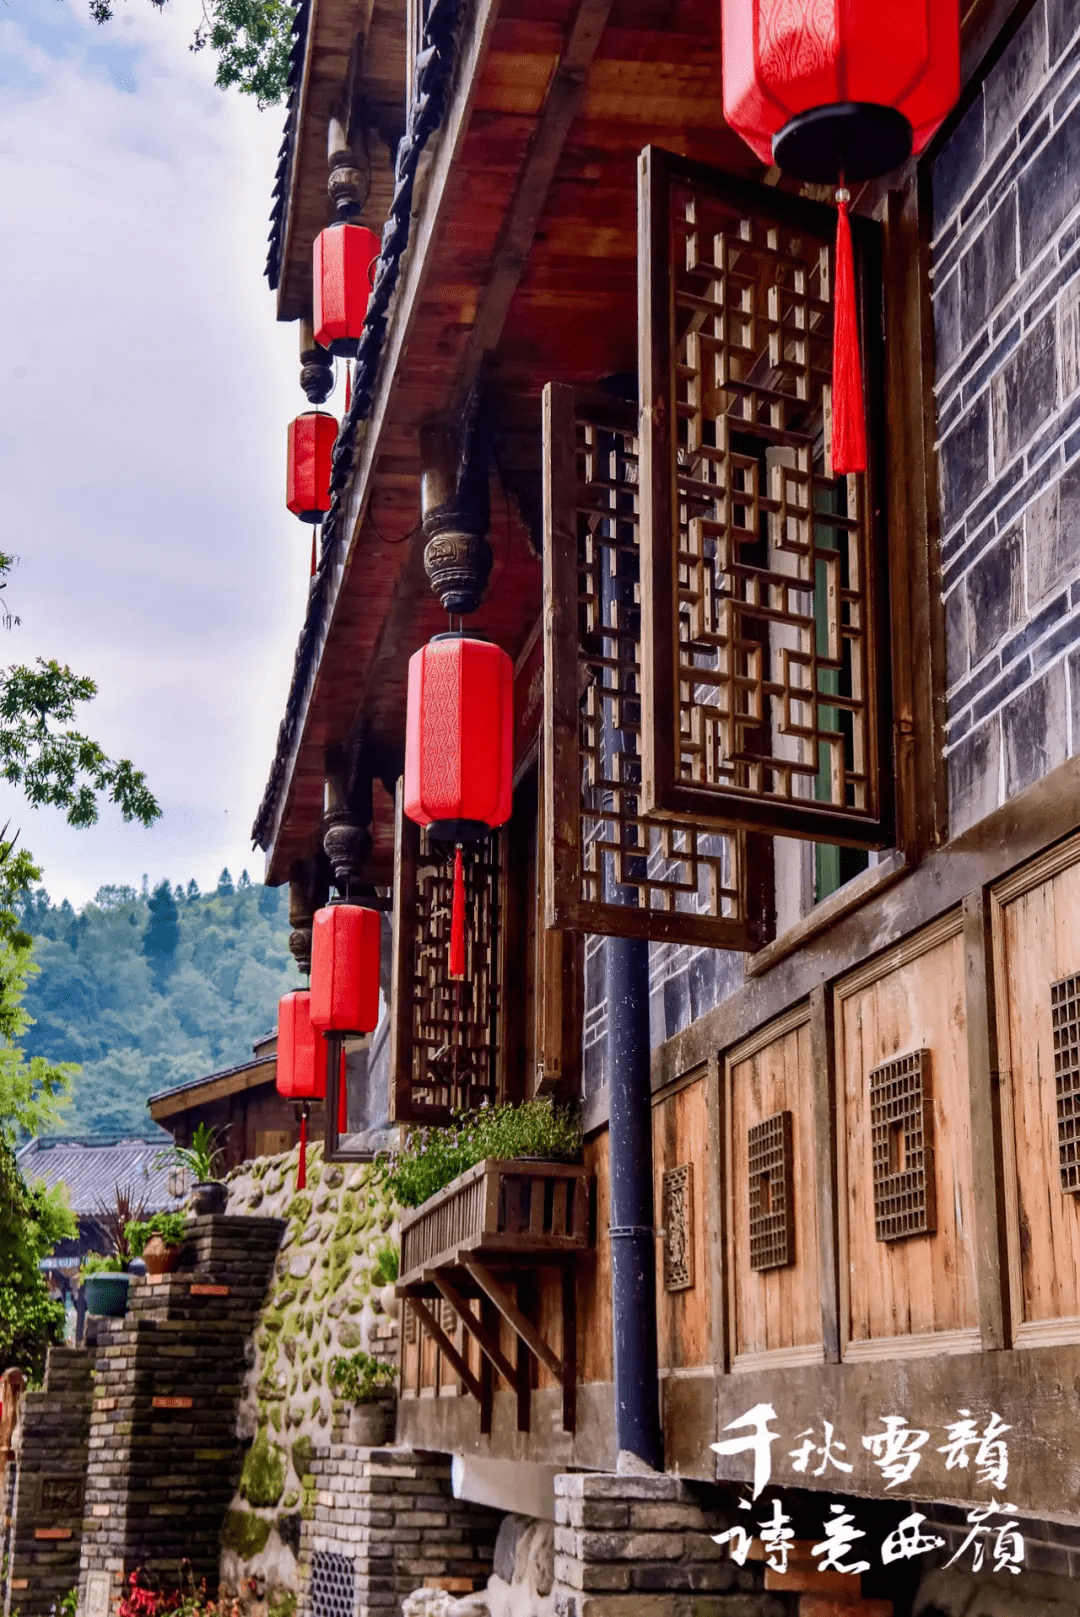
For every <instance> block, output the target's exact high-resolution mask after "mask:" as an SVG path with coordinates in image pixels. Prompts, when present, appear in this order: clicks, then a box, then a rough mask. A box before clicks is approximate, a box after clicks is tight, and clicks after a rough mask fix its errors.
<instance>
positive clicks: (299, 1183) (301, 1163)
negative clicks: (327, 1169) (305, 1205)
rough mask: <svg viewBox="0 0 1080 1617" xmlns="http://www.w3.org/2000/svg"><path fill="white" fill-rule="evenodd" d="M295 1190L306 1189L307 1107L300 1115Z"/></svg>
mask: <svg viewBox="0 0 1080 1617" xmlns="http://www.w3.org/2000/svg"><path fill="white" fill-rule="evenodd" d="M296 1188H297V1190H306V1189H307V1107H306V1106H305V1107H304V1110H303V1111H302V1112H301V1113H300V1157H299V1160H298V1161H297V1164H296Z"/></svg>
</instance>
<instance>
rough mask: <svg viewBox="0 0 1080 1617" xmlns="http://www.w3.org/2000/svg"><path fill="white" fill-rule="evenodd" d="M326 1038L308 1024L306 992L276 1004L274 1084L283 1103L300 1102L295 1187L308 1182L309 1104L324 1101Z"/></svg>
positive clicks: (308, 1007) (308, 1011)
mask: <svg viewBox="0 0 1080 1617" xmlns="http://www.w3.org/2000/svg"><path fill="white" fill-rule="evenodd" d="M327 1055H328V1051H327V1045H326V1039H325V1038H324V1037H323V1035H322V1034H321V1033H320V1032H319V1031H318V1029H317V1028H314V1027H312V1025H311V995H310V994H309V993H308V992H307V990H306V989H300V990H297V992H295V993H292V994H286V995H285V996H284V998H282V999H280V1000H279V1001H278V1036H277V1062H276V1067H277V1070H276V1073H275V1084H276V1086H277V1092H278V1094H279V1095H281V1096H283V1097H284V1099H285V1100H298V1101H301V1102H302V1103H303V1110H302V1111H301V1114H300V1157H299V1163H298V1166H297V1171H296V1188H297V1189H298V1190H303V1189H304V1187H305V1185H306V1183H307V1120H308V1103H309V1102H310V1101H313V1100H325V1098H326V1064H327Z"/></svg>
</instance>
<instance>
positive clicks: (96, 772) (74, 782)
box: [0, 657, 161, 826]
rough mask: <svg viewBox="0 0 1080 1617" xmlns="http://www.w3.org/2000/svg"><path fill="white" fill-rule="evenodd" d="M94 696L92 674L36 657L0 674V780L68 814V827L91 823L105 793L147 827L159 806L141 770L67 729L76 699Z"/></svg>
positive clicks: (157, 814)
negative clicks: (34, 662)
mask: <svg viewBox="0 0 1080 1617" xmlns="http://www.w3.org/2000/svg"><path fill="white" fill-rule="evenodd" d="M96 695H97V686H96V685H95V684H94V681H93V680H92V679H86V678H83V677H81V676H80V675H78V674H73V673H72V672H71V669H70V668H68V667H66V666H62V665H61V664H60V663H58V662H55V661H53V660H50V661H48V662H46V661H45V659H44V658H43V657H39V658H38V660H37V665H36V667H34V668H27V667H25V666H23V665H20V664H16V665H14V666H13V667H11V668H7V669H4V670H3V672H2V673H0V777H2V778H3V779H4V780H6V781H8V782H10V784H11V785H13V786H19V787H21V788H22V791H23V794H24V795H25V797H26V798H27V800H28V801H29V802H30V803H32V804H34V806H35V807H37V806H39V805H41V804H49V805H51V806H52V807H54V808H62V809H66V811H67V818H68V823H69V825H75V826H86V825H93V824H95V822H96V821H97V817H98V796H99V794H100V793H102V792H104V793H105V794H106V795H107V796H108V798H109V801H110V802H112V803H115V804H116V805H117V806H118V808H119V809H120V812H121V814H122V815H123V817H124V819H125V820H138V821H139V822H140V824H142V825H152V824H153V823H154V821H155V820H156V819H158V818H159V817H160V815H161V809H160V808H159V807H158V804H157V801H156V799H155V798H154V795H153V793H152V792H151V791H150V789H149V787H148V786H147V784H146V776H145V775H144V774H143V772H142V770H140V769H136V768H135V767H134V766H133V765H132V763H131V762H130V760H129V759H127V758H120V759H112V758H109V757H107V756H106V754H105V753H104V752H103V751H102V749H101V747H99V746H98V744H97V742H96V741H92V740H91V739H90V738H89V736H85V735H82V734H81V733H80V732H79V731H78V730H74V729H71V728H69V727H70V725H71V724H72V722H73V720H74V718H75V707H76V704H77V703H79V702H88V701H90V700H91V698H93V697H94V696H96Z"/></svg>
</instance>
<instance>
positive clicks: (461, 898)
mask: <svg viewBox="0 0 1080 1617" xmlns="http://www.w3.org/2000/svg"><path fill="white" fill-rule="evenodd" d="M513 773H514V665H513V663H512V662H511V660H510V658H509V657H508V656H507V654H506V652H505V651H503V650H501V649H500V647H498V646H493V645H490V644H489V643H488V642H487V641H486V640H476V639H473V638H471V637H470V636H468V635H464V634H440V635H436V636H435V638H434V640H431V641H429V642H428V644H427V645H426V646H421V648H420V650H419V651H417V652H414V653H413V656H412V657H411V658H410V660H409V696H408V707H407V711H406V721H405V795H404V803H403V807H404V810H405V813H406V814H407V815H408V816H409V819H410V820H415V822H416V824H417V825H424V826H427V828H428V831H429V833H430V835H432V836H434V837H436V838H438V839H440V840H442V841H444V842H453V843H456V844H457V852H456V855H455V859H454V902H453V915H452V921H451V928H450V974H451V976H453V977H463V976H464V975H465V883H464V874H463V867H462V853H461V850H462V844H463V843H466V842H477V841H479V840H481V839H482V838H483V837H485V836H487V834H488V832H489V831H491V830H493V829H494V828H495V827H496V826H498V825H505V823H506V821H507V820H508V819H509V818H510V811H511V807H512V800H513Z"/></svg>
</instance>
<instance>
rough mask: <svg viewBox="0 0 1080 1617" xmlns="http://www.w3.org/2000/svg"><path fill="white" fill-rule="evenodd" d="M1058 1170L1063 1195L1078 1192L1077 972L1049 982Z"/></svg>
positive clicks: (1079, 1033)
mask: <svg viewBox="0 0 1080 1617" xmlns="http://www.w3.org/2000/svg"><path fill="white" fill-rule="evenodd" d="M1050 1021H1051V1026H1052V1028H1053V1035H1054V1110H1055V1113H1056V1117H1057V1141H1058V1172H1059V1173H1060V1175H1061V1189H1062V1192H1063V1194H1064V1195H1066V1196H1075V1195H1080V973H1076V974H1074V975H1073V976H1071V977H1062V978H1061V980H1060V981H1059V982H1056V983H1051V985H1050Z"/></svg>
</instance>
